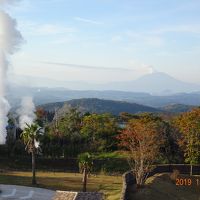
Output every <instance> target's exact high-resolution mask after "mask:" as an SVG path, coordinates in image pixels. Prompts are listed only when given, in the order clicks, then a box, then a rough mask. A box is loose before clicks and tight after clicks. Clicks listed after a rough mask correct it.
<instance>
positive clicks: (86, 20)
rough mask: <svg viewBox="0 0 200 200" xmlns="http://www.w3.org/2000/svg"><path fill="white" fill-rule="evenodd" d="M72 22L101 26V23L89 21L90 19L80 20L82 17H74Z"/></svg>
mask: <svg viewBox="0 0 200 200" xmlns="http://www.w3.org/2000/svg"><path fill="white" fill-rule="evenodd" d="M74 20H76V21H81V22H85V23H90V24H96V25H101V24H103V23H102V22H99V21H95V20H91V19H85V18H82V17H74Z"/></svg>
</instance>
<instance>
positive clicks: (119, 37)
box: [111, 35, 122, 43]
mask: <svg viewBox="0 0 200 200" xmlns="http://www.w3.org/2000/svg"><path fill="white" fill-rule="evenodd" d="M120 41H122V37H121V36H120V35H115V36H113V37H112V38H111V42H113V43H117V42H120Z"/></svg>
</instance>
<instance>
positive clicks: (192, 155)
mask: <svg viewBox="0 0 200 200" xmlns="http://www.w3.org/2000/svg"><path fill="white" fill-rule="evenodd" d="M175 125H176V127H177V128H178V129H179V131H180V136H179V139H178V143H179V146H180V147H181V149H182V150H183V152H184V157H185V162H186V163H189V164H190V166H191V168H190V175H192V165H194V164H197V163H198V162H199V161H200V108H195V109H193V110H192V111H190V112H186V113H183V114H181V115H180V116H178V117H177V118H176V120H175Z"/></svg>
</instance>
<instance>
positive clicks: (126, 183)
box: [120, 164, 200, 200]
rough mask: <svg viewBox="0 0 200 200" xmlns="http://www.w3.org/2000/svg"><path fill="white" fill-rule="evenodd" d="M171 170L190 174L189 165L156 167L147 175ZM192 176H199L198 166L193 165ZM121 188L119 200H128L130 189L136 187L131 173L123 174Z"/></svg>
mask: <svg viewBox="0 0 200 200" xmlns="http://www.w3.org/2000/svg"><path fill="white" fill-rule="evenodd" d="M173 170H179V172H180V173H181V174H190V165H187V164H170V165H157V166H156V167H155V168H154V169H153V170H152V171H151V172H150V173H149V175H148V177H151V176H153V175H155V174H158V173H172V172H173ZM193 175H200V165H193ZM122 179H123V186H122V193H121V199H120V200H128V192H129V188H130V187H136V179H135V176H134V174H133V173H132V171H128V172H126V173H124V174H123V176H122Z"/></svg>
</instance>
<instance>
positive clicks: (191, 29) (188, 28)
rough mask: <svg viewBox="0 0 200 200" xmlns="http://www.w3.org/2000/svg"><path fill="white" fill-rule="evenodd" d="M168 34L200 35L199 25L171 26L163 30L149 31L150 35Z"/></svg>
mask: <svg viewBox="0 0 200 200" xmlns="http://www.w3.org/2000/svg"><path fill="white" fill-rule="evenodd" d="M169 32H185V33H196V34H199V33H200V25H199V24H189V25H173V26H166V27H163V28H159V29H155V30H153V31H151V32H150V33H152V34H165V33H169Z"/></svg>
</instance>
